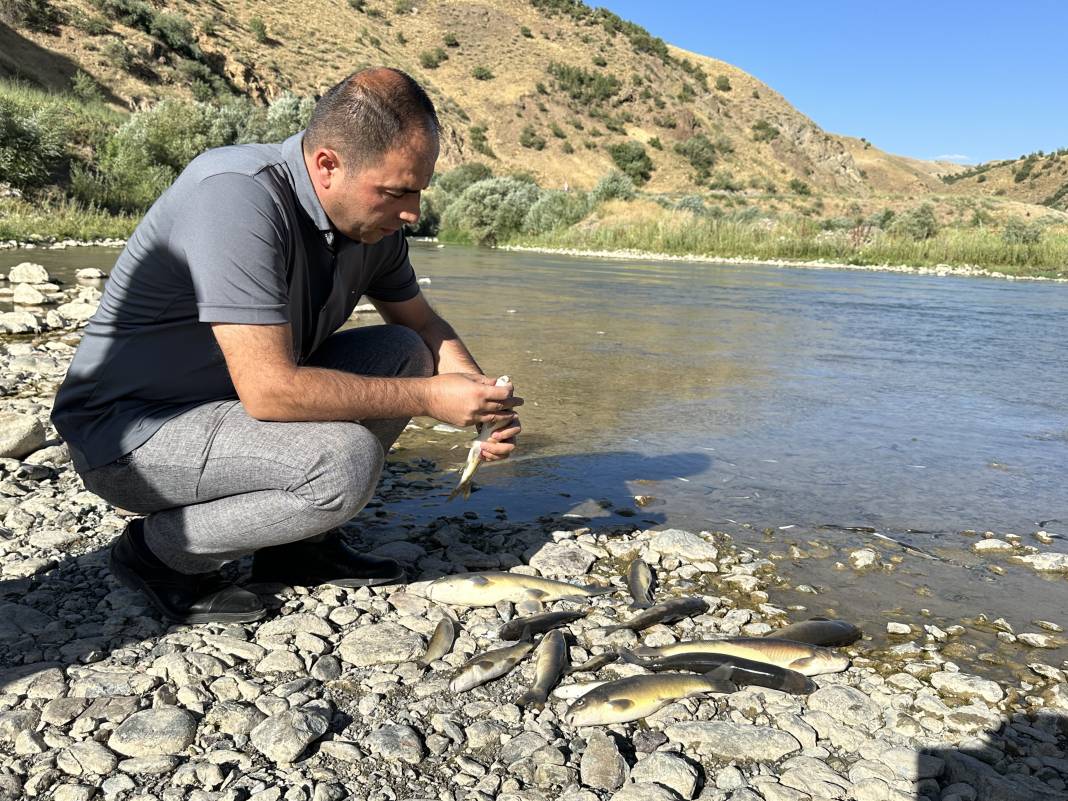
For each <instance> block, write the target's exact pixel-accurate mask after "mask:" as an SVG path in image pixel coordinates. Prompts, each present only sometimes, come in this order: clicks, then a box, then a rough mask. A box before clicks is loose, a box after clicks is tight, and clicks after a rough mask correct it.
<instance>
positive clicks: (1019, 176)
mask: <svg viewBox="0 0 1068 801" xmlns="http://www.w3.org/2000/svg"><path fill="white" fill-rule="evenodd" d="M942 191H944V192H947V193H951V194H958V195H972V196H976V195H985V196H997V197H1006V198H1010V199H1012V200H1017V201H1021V202H1024V203H1031V204H1041V205H1044V206H1049V207H1051V208H1054V209H1059V210H1061V211H1068V150H1059V151H1057V152H1055V153H1032V154H1030V155H1028V156H1021V157H1020V158H1018V159H1010V160H1008V161H991V162H987V163H986V164H980V165H978V166H976V167H973V168H971V169H968V170H964V171H961V172H959V173H957V174H955V175H953V176H950V179H949V182H948V184H947V186H946V187H945V188H944V189H943V190H942Z"/></svg>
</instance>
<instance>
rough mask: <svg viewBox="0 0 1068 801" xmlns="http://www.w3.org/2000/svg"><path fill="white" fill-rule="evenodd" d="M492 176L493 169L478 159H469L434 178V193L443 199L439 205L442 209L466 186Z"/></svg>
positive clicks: (461, 192)
mask: <svg viewBox="0 0 1068 801" xmlns="http://www.w3.org/2000/svg"><path fill="white" fill-rule="evenodd" d="M492 177H493V170H491V169H490V168H489V167H487V166H486V165H485V164H482V163H481V162H478V161H469V162H467V163H466V164H461V165H460V166H459V167H453V168H452V169H451V170H449V171H448V172H443V173H441V174H440V175H438V176H437V177H436V178H434V194H435V195H436V196H437V197H439V198H441V199H443V200H444V202H443V203H441V204H440V207H441V208H442V209H444V208H445V207H446V206H447V205H448V204H449V203H451V202H452V201H453V200H455V199H456V198H458V197H459V196H460V195H461V194H463V191H464V190H465V189H467V187H469V186H471V185H472V184H477V183H478V182H479V181H485V180H486V179H487V178H492Z"/></svg>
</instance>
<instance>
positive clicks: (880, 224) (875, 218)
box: [864, 209, 894, 230]
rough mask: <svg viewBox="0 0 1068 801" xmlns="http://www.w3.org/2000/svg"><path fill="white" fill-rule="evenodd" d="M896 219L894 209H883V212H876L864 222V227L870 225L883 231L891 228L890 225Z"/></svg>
mask: <svg viewBox="0 0 1068 801" xmlns="http://www.w3.org/2000/svg"><path fill="white" fill-rule="evenodd" d="M893 219H894V210H893V209H883V210H882V211H877V212H874V213H872V214H870V215H868V217H866V218H865V220H864V225H870V226H872V227H873V228H881V229H883V230H885V229H887V228H889V227H890V223H891V222H892V221H893Z"/></svg>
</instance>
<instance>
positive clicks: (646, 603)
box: [630, 599, 653, 609]
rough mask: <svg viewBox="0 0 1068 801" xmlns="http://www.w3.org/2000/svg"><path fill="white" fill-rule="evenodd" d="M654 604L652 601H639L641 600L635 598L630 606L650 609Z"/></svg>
mask: <svg viewBox="0 0 1068 801" xmlns="http://www.w3.org/2000/svg"><path fill="white" fill-rule="evenodd" d="M652 605H653V602H652V601H644V600H643V601H639V600H637V599H635V600H634V601H633V602H632V603H631V605H630V608H631V609H648V608H649V607H650V606H652Z"/></svg>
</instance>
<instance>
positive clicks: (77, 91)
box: [70, 70, 104, 103]
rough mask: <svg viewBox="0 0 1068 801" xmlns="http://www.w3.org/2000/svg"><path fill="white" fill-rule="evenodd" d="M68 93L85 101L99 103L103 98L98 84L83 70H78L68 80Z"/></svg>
mask: <svg viewBox="0 0 1068 801" xmlns="http://www.w3.org/2000/svg"><path fill="white" fill-rule="evenodd" d="M70 93H71V94H72V95H74V96H75V97H76V98H78V99H79V100H81V101H84V102H86V103H99V102H100V101H102V100H103V99H104V93H103V92H101V91H100V85H99V84H98V83H97V82H96V81H95V80H93V76H91V75H90V74H89V73H88V72H86V71H85V70H78V71H77V72H76V73H74V77H73V78H71V81H70Z"/></svg>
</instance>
